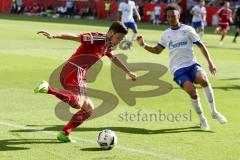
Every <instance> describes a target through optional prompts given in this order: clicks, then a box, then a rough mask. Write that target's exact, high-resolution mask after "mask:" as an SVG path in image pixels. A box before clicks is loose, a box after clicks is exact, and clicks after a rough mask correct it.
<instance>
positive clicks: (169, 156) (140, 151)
mask: <svg viewBox="0 0 240 160" xmlns="http://www.w3.org/2000/svg"><path fill="white" fill-rule="evenodd" d="M0 125H1V126H8V127H14V128H18V129H25V130H33V131H40V132H43V133H45V134H48V135H57V133H56V132H54V131H44V128H35V127H27V126H24V125H19V124H13V123H8V122H0ZM71 137H72V138H73V139H74V140H78V141H83V142H87V143H91V144H97V142H96V141H93V140H89V139H85V138H78V137H73V136H71ZM116 148H118V149H120V150H123V151H126V152H129V153H137V154H142V155H145V156H151V157H156V158H164V159H167V160H184V159H180V158H176V157H173V156H171V155H168V154H162V153H154V152H151V151H146V150H139V149H135V148H129V147H124V146H120V145H117V146H116Z"/></svg>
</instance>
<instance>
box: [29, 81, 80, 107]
mask: <svg viewBox="0 0 240 160" xmlns="http://www.w3.org/2000/svg"><path fill="white" fill-rule="evenodd" d="M34 92H35V93H46V94H52V95H55V96H56V97H57V98H59V99H60V100H62V101H63V102H66V103H68V104H69V105H70V106H72V107H73V108H80V106H79V105H78V100H79V96H78V95H76V94H74V93H73V92H71V91H69V90H64V89H57V88H54V87H51V86H50V85H49V84H48V82H47V81H43V82H42V83H40V84H39V85H38V86H37V87H36V88H35V89H34Z"/></svg>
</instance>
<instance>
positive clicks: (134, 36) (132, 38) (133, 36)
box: [129, 33, 137, 42]
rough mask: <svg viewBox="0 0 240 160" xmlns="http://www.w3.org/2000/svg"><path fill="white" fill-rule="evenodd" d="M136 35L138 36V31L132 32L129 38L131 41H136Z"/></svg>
mask: <svg viewBox="0 0 240 160" xmlns="http://www.w3.org/2000/svg"><path fill="white" fill-rule="evenodd" d="M136 37H137V33H132V36H131V38H130V39H129V40H130V42H132V41H134V40H135V39H136Z"/></svg>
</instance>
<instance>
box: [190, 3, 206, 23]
mask: <svg viewBox="0 0 240 160" xmlns="http://www.w3.org/2000/svg"><path fill="white" fill-rule="evenodd" d="M192 12H194V13H196V14H198V15H194V14H193V18H192V22H199V21H203V17H204V16H205V15H206V13H207V11H206V8H205V7H204V6H202V7H201V6H200V5H196V6H194V7H193V8H192Z"/></svg>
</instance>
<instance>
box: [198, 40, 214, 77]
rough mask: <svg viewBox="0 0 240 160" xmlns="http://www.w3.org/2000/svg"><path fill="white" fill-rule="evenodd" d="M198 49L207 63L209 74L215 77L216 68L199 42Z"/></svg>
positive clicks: (204, 47)
mask: <svg viewBox="0 0 240 160" xmlns="http://www.w3.org/2000/svg"><path fill="white" fill-rule="evenodd" d="M197 46H198V48H199V49H200V51H201V53H202V54H203V56H204V57H205V58H206V60H207V62H208V66H209V70H210V72H211V73H212V74H213V75H215V74H216V71H217V70H216V66H215V65H214V64H213V62H212V59H211V57H210V54H209V52H208V50H207V48H206V46H205V45H204V44H202V43H201V42H199V43H197Z"/></svg>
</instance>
